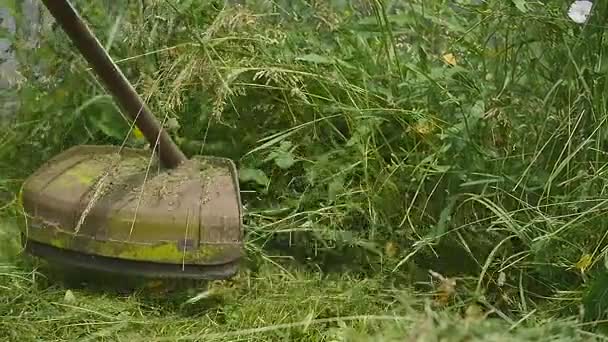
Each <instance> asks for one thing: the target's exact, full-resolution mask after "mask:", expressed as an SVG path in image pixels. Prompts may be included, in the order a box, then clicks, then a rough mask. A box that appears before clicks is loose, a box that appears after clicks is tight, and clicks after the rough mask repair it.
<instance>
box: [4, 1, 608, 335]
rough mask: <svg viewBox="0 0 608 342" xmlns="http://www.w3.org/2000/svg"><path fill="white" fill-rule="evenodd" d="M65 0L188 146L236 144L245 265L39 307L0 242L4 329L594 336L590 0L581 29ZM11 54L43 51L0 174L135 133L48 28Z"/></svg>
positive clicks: (601, 107)
mask: <svg viewBox="0 0 608 342" xmlns="http://www.w3.org/2000/svg"><path fill="white" fill-rule="evenodd" d="M75 3H76V4H77V5H78V8H79V11H81V12H82V13H83V15H84V16H85V18H86V19H87V20H88V22H89V23H90V24H91V26H92V28H93V30H94V31H95V32H96V34H98V36H99V37H100V39H101V40H102V41H103V42H104V44H105V45H106V46H107V47H108V48H109V49H110V53H111V54H112V56H113V57H114V58H115V59H116V60H117V61H118V62H119V65H120V66H121V68H123V70H124V71H125V74H126V75H127V77H128V78H129V79H130V80H132V82H134V84H135V85H136V88H137V90H138V91H139V92H140V94H142V95H143V96H144V97H145V98H146V99H147V101H148V103H149V104H150V106H151V108H152V109H153V111H154V112H155V113H156V114H157V115H158V116H159V119H161V120H163V121H164V122H168V123H170V125H168V128H169V129H170V130H171V133H172V135H173V137H174V139H175V140H176V141H177V143H178V144H179V145H180V147H181V148H182V149H183V150H184V151H185V152H186V153H187V154H188V155H189V156H192V155H196V154H212V155H219V156H224V157H230V158H233V159H234V160H235V161H237V163H238V167H239V173H240V180H241V188H242V190H243V200H244V205H245V207H246V233H247V250H248V254H249V256H250V259H251V260H250V261H251V262H250V263H249V264H248V267H247V272H246V273H245V274H244V275H241V276H240V278H238V279H237V280H234V281H233V287H229V288H231V290H226V288H223V289H224V290H225V291H228V293H230V294H228V295H223V296H222V298H223V303H222V305H221V306H211V308H207V309H204V310H203V309H200V307H199V310H202V311H196V310H193V309H184V307H183V305H184V304H179V305H178V304H176V305H175V306H174V307H173V306H171V305H170V304H168V303H161V302H155V301H153V302H152V303H153V304H149V303H148V302H146V301H145V300H141V301H140V299H138V298H139V297H137V296H136V297H129V298H128V299H124V300H118V299H116V298H111V297H103V296H102V297H100V296H99V295H96V294H88V293H82V294H79V296H82V301H83V304H82V305H76V304H75V303H72V304H65V303H64V304H58V302H57V301H58V299H57V296H59V295H60V294H61V295H63V292H64V291H65V289H62V288H55V287H53V285H51V284H48V286H50V287H47V286H46V285H45V284H44V282H42V283H41V281H40V278H39V276H36V274H37V273H36V271H32V270H31V269H28V268H27V267H26V266H18V265H19V264H17V266H15V262H14V261H7V263H6V265H5V266H4V267H5V268H6V271H4V273H2V274H0V281H1V282H0V291H3V292H5V294H6V295H4V296H3V297H2V298H3V299H2V302H0V316H2V317H4V318H5V319H4V320H3V321H2V323H0V332H2V331H4V332H6V334H7V335H6V336H15V338H16V337H19V336H20V337H23V336H31V339H36V338H41V337H40V336H46V337H45V340H53V339H56V340H60V339H62V338H67V336H70V337H74V338H75V337H78V336H84V335H86V334H89V333H98V334H105V335H104V336H106V337H107V339H108V340H121V339H124V340H129V338H130V337H141V336H155V337H156V336H163V338H166V339H167V340H178V338H179V337H180V336H181V337H182V338H183V339H184V340H186V339H197V338H198V339H201V338H202V339H204V340H212V339H214V338H215V339H218V340H220V339H223V340H226V341H228V340H237V338H240V339H241V340H280V339H290V340H302V341H314V340H318V341H322V340H323V341H330V340H344V341H347V340H348V341H359V340H370V341H371V340H373V341H380V340H385V341H393V340H403V337H404V336H409V337H408V338H410V340H413V341H414V340H415V341H436V340H440V339H442V338H448V337H449V340H450V341H461V340H462V341H464V340H467V341H471V340H479V341H512V340H530V341H532V340H541V339H542V340H548V339H549V340H556V341H575V340H578V339H581V340H591V339H594V338H595V339H598V340H602V339H606V338H605V337H603V336H604V335H601V334H602V333H603V329H604V323H603V322H605V320H606V319H607V318H608V317H606V313H607V309H608V301H607V300H606V296H605V294H606V291H607V290H606V289H607V288H608V275H607V273H606V262H605V260H606V253H607V251H606V246H607V245H608V241H607V235H608V230H607V229H606V228H607V225H606V222H607V221H606V219H605V213H606V208H608V197H606V191H607V190H606V189H607V183H606V177H607V176H606V170H607V168H608V163H607V162H608V158H606V152H605V151H606V150H607V148H606V145H607V143H608V140H607V137H608V135H607V134H608V128H607V126H606V118H607V117H608V116H607V112H606V110H607V103H608V102H607V100H608V98H607V97H606V96H607V95H606V94H608V92H607V91H608V77H607V71H608V68H607V64H606V61H607V60H606V56H607V55H608V50H607V46H608V45H607V44H606V42H605V26H604V23H605V22H606V21H607V19H608V5H606V4H605V3H604V2H600V1H596V3H595V4H594V8H593V12H592V15H591V17H590V20H589V21H588V22H587V23H585V24H584V25H579V24H576V23H574V22H572V21H571V20H570V19H569V18H568V17H567V15H566V12H567V9H568V6H569V5H570V4H569V3H566V2H563V1H521V0H512V1H504V0H501V1H498V0H497V1H492V0H490V1H473V0H471V1H466V0H461V1H452V0H450V1H448V0H432V1H428V0H427V1H421V0H412V1H303V0H301V1H244V2H243V3H244V4H241V5H239V4H228V3H226V4H224V3H223V2H221V1H205V2H202V1H201V2H199V1H184V2H174V1H146V2H142V3H139V2H137V3H129V4H122V3H121V4H117V3H113V2H111V3H110V4H105V3H103V2H94V3H91V2H86V1H75ZM108 13H111V15H110V14H108ZM20 51H22V52H23V55H22V56H23V57H22V58H23V60H27V61H29V62H28V63H27V65H29V66H33V65H41V64H40V62H41V61H42V62H43V63H44V65H42V69H41V70H42V71H41V70H35V69H33V68H30V69H26V70H24V72H23V73H24V75H25V76H26V79H27V80H28V81H27V82H25V83H23V84H22V85H21V87H20V91H19V94H20V97H21V99H22V107H21V111H20V113H19V115H18V116H17V118H16V121H15V122H14V123H12V127H11V129H10V130H8V131H6V132H5V133H3V134H2V135H0V139H1V140H0V175H2V177H1V178H0V187H4V188H6V189H8V190H10V191H16V190H17V189H18V187H19V185H20V182H21V181H22V180H23V179H24V177H26V176H27V174H28V173H29V172H31V171H33V170H34V169H35V168H36V167H38V166H39V165H40V164H41V163H42V162H43V161H44V160H46V159H48V158H50V157H51V156H53V155H54V154H56V153H58V152H60V151H61V150H64V149H66V148H67V147H70V146H73V145H76V144H84V143H87V144H88V143H95V144H106V143H107V144H123V143H126V144H127V145H129V146H136V147H142V146H144V145H145V143H144V142H143V141H142V140H141V137H140V136H138V135H137V134H133V132H132V131H131V130H130V125H129V122H127V121H126V120H122V121H121V120H117V118H120V113H119V111H118V110H117V107H116V105H114V104H113V102H112V101H111V98H110V97H108V95H106V93H105V92H104V91H103V88H102V87H101V86H100V84H99V82H98V81H97V80H96V78H95V76H94V75H93V74H92V71H91V70H89V69H88V66H87V65H86V64H85V62H84V61H83V59H82V58H81V57H80V56H78V54H77V53H76V52H75V50H74V49H73V48H71V46H70V44H69V43H68V42H67V40H66V39H65V37H64V34H63V33H62V32H61V31H60V30H59V29H55V30H53V31H50V32H49V33H48V36H47V37H46V38H45V40H43V43H41V46H40V48H39V49H37V50H36V51H35V52H34V53H32V52H31V51H28V50H25V49H21V50H20ZM135 133H136V132H135ZM3 208H4V209H3V210H4V212H5V216H6V217H7V220H8V221H10V218H11V217H12V216H14V215H17V214H18V208H17V207H16V206H15V205H13V204H11V203H10V201H9V203H8V204H7V205H6V206H4V207H3ZM6 231H7V232H8V230H6ZM4 234H5V235H6V236H14V234H9V233H4ZM13 259H14V258H13ZM406 294H407V295H406ZM414 294H415V295H414ZM429 294H430V295H431V296H429ZM403 296H405V297H407V299H404V298H403ZM79 298H80V297H79ZM79 300H80V299H79ZM206 300H207V299H205V301H206ZM79 303H80V302H79ZM186 306H187V305H186ZM478 311H479V312H478ZM476 312H478V313H479V314H476ZM45 315H48V316H45ZM121 315H123V316H121ZM345 316H349V317H350V318H344V319H339V318H337V317H345ZM24 317H25V320H24ZM201 321H204V323H201ZM32 322H36V325H37V326H39V327H40V329H42V330H37V331H32V330H31V329H30V326H29V324H32ZM294 322H302V323H294ZM463 322H464V323H463ZM26 323H27V324H26ZM387 327H388V328H387ZM353 331H354V333H353ZM499 331H500V333H498V332H499ZM43 334H44V335H43ZM129 334H131V335H129ZM511 334H514V335H511ZM0 335H1V334H0ZM91 336H93V335H91ZM127 336H129V337H127ZM159 340H162V338H159Z"/></svg>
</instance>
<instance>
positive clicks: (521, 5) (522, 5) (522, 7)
mask: <svg viewBox="0 0 608 342" xmlns="http://www.w3.org/2000/svg"><path fill="white" fill-rule="evenodd" d="M526 1H527V0H511V2H512V3H513V5H515V7H517V9H518V10H519V11H520V12H522V13H526V12H528V5H527V4H526Z"/></svg>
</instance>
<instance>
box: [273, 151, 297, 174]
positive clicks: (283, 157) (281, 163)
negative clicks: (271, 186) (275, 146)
mask: <svg viewBox="0 0 608 342" xmlns="http://www.w3.org/2000/svg"><path fill="white" fill-rule="evenodd" d="M274 163H275V164H276V165H277V166H278V167H280V168H281V169H283V170H285V169H289V168H290V167H292V166H293V164H295V163H296V160H295V158H294V156H293V153H291V152H281V153H278V154H277V156H276V157H275V158H274Z"/></svg>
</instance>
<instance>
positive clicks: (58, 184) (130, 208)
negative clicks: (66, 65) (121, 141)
mask: <svg viewBox="0 0 608 342" xmlns="http://www.w3.org/2000/svg"><path fill="white" fill-rule="evenodd" d="M43 2H44V3H45V5H46V7H47V8H48V9H49V10H50V12H51V14H53V16H54V17H55V19H56V20H57V22H58V23H59V24H60V25H61V27H62V28H63V29H64V31H65V32H66V33H67V34H68V36H69V37H70V38H71V40H72V41H73V42H74V43H75V45H76V47H77V48H78V49H79V50H80V52H81V53H82V54H83V55H84V57H85V58H86V59H87V60H88V61H89V63H90V64H91V66H92V67H93V69H94V70H95V71H96V73H97V75H98V76H99V77H100V78H101V79H102V80H103V81H104V84H105V85H106V88H107V89H108V90H109V91H110V92H111V93H112V94H113V95H114V98H115V99H116V100H117V102H119V103H120V104H121V106H122V108H123V109H124V110H125V112H126V113H127V114H129V115H130V116H131V118H132V119H133V120H134V122H135V124H136V125H137V126H138V127H139V129H140V130H141V131H142V133H143V134H144V136H145V137H146V138H147V139H148V141H149V142H150V145H151V146H152V147H154V148H153V150H154V153H152V151H147V150H139V149H130V148H121V147H117V146H76V147H73V148H71V149H68V150H67V151H65V152H63V153H61V154H59V155H58V156H56V157H55V158H53V159H51V160H49V161H48V162H47V163H46V164H45V165H43V166H42V167H41V168H40V169H38V170H37V171H36V172H35V173H34V174H33V175H31V176H30V177H29V178H28V179H27V180H26V181H25V183H24V184H23V188H22V191H21V197H20V198H21V202H22V207H23V216H22V218H23V220H22V224H21V227H22V236H23V243H24V245H25V247H26V251H28V252H29V253H31V254H33V255H35V256H38V257H42V258H43V259H46V260H48V261H50V262H51V263H54V264H59V265H65V266H74V267H77V268H81V269H87V270H93V271H104V272H112V273H121V274H125V275H136V276H144V277H152V278H187V279H222V278H227V277H230V276H232V275H234V273H235V272H236V270H237V265H238V262H239V260H240V258H241V257H242V251H243V248H242V247H243V246H242V245H243V243H242V213H241V199H240V191H239V184H238V177H237V171H236V167H235V165H234V163H233V162H232V161H231V160H230V159H225V158H219V157H209V156H207V157H203V156H196V157H193V158H191V159H190V160H188V159H186V157H185V156H184V155H183V154H182V153H181V151H180V150H179V149H178V148H177V146H176V145H175V144H174V143H173V141H172V140H171V138H170V136H169V135H168V134H167V133H166V132H165V131H164V130H162V129H161V128H160V125H159V124H158V122H157V121H156V119H155V118H154V116H152V114H151V113H150V112H149V110H148V109H147V107H146V106H145V104H144V103H143V101H142V100H141V99H140V98H139V96H138V95H137V93H135V91H134V90H133V88H132V86H131V84H130V83H129V82H128V81H127V80H126V78H125V77H124V76H123V75H122V73H121V72H120V70H119V69H118V68H117V67H116V65H115V64H114V63H113V62H112V60H111V59H110V57H109V56H108V54H107V53H106V51H105V50H104V49H103V47H101V45H100V44H99V42H98V41H97V39H95V37H94V36H93V34H92V33H91V32H90V31H89V30H88V28H87V27H86V25H85V24H84V23H83V22H82V20H81V18H80V17H79V16H78V14H77V13H76V11H75V10H74V8H73V7H72V6H71V5H70V4H69V2H68V1H67V0H45V1H43ZM157 156H158V157H160V158H157Z"/></svg>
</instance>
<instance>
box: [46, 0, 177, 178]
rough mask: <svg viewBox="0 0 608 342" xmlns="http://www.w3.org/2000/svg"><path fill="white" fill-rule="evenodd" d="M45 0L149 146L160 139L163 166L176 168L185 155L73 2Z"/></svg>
mask: <svg viewBox="0 0 608 342" xmlns="http://www.w3.org/2000/svg"><path fill="white" fill-rule="evenodd" d="M42 2H43V3H44V5H45V6H46V8H47V9H48V10H49V11H50V12H51V14H52V15H53V17H55V20H56V21H57V22H58V23H59V25H61V27H62V29H63V31H64V32H65V33H66V34H67V35H68V36H69V37H70V39H71V40H72V42H73V43H74V45H76V47H77V48H78V50H79V51H80V53H81V54H82V55H83V56H84V58H85V59H86V60H87V61H88V62H89V64H90V65H91V67H92V68H93V70H95V72H96V74H97V76H98V77H99V78H100V79H101V80H102V81H103V83H104V84H105V86H106V88H107V89H108V91H109V92H110V93H112V95H113V96H114V99H115V100H116V101H117V102H118V103H119V104H120V106H121V107H122V108H123V110H124V111H126V113H127V114H128V115H129V116H130V117H131V118H132V119H133V120H134V121H135V124H136V125H137V127H138V128H139V130H140V131H141V132H142V133H143V135H144V137H145V138H146V139H147V140H148V142H149V143H150V145H152V146H155V145H156V141H157V139H158V154H159V158H160V161H161V163H162V164H163V166H165V167H168V168H174V167H176V166H178V165H179V164H181V163H182V162H183V161H185V160H186V156H185V155H184V154H183V153H182V151H181V150H180V149H179V147H177V145H175V143H174V142H173V140H172V139H171V137H170V136H169V134H168V133H167V132H166V131H165V130H164V129H161V126H160V124H159V123H158V121H157V120H156V118H155V117H154V116H153V115H152V113H150V110H149V109H148V107H147V106H146V104H145V103H144V102H143V100H142V99H141V98H140V97H139V95H138V94H137V92H136V91H135V89H134V88H133V86H132V85H131V83H130V82H129V81H128V80H127V78H126V77H125V76H124V75H123V73H122V72H121V71H120V69H119V68H118V66H117V65H116V64H115V63H114V61H112V58H111V57H110V55H109V54H108V53H107V51H106V50H105V49H104V48H103V46H102V45H101V43H100V42H99V40H97V38H96V37H95V35H94V34H93V32H91V30H89V28H88V27H87V25H86V24H85V23H84V21H83V20H82V18H81V17H80V15H78V13H77V12H76V10H75V9H74V7H73V6H72V5H71V4H70V2H69V1H68V0H42Z"/></svg>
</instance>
